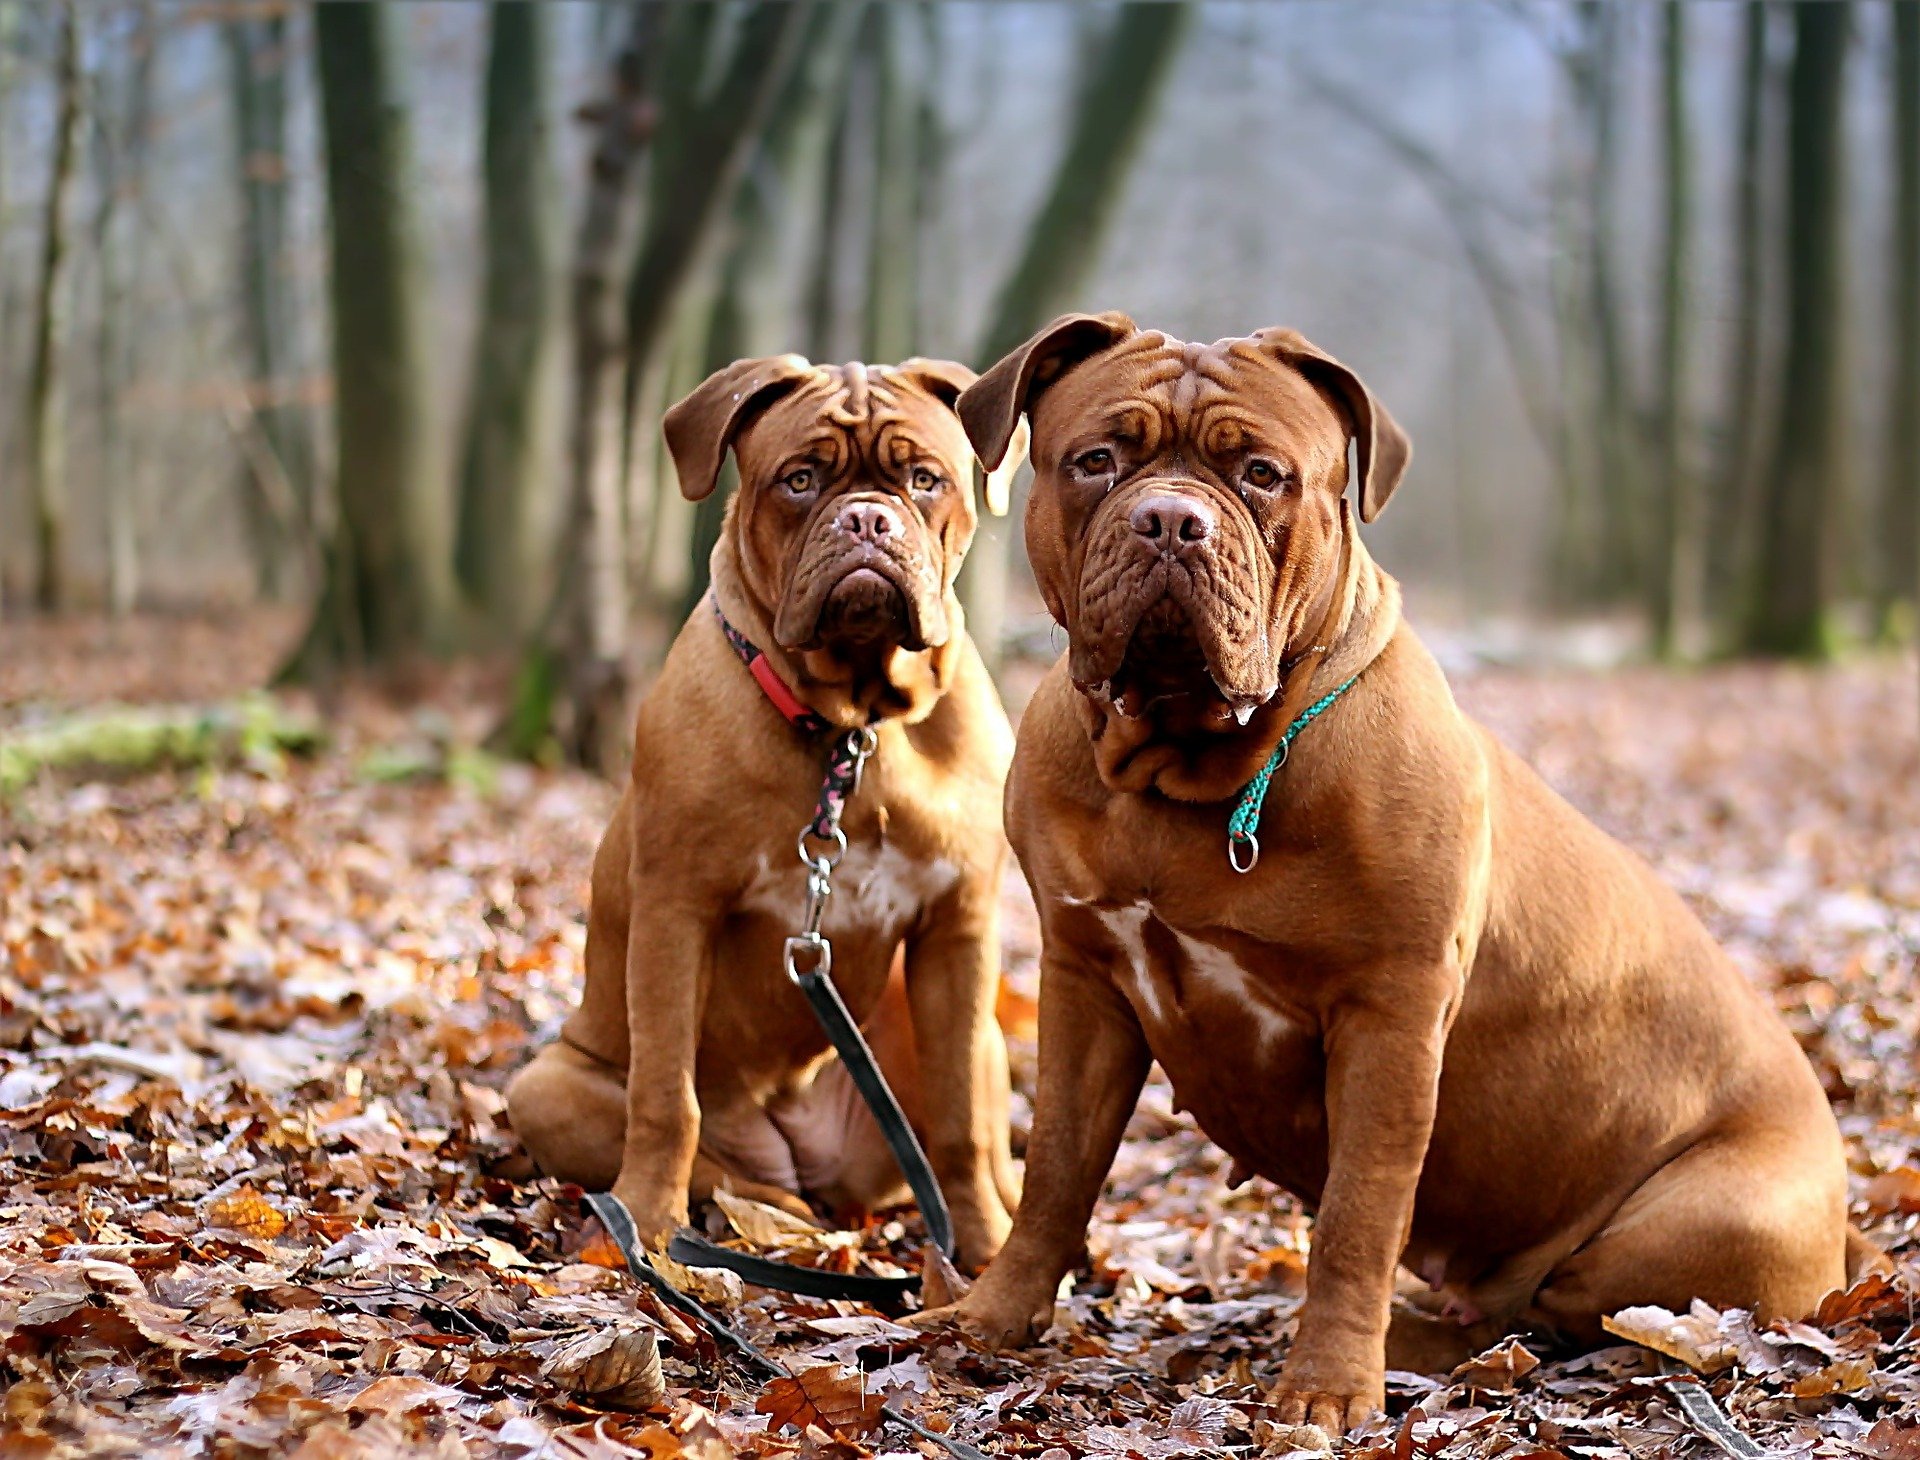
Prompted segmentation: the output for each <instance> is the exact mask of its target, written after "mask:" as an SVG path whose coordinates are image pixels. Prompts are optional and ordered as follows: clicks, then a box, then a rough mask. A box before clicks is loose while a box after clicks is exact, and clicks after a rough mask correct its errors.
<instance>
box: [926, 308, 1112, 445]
mask: <svg viewBox="0 0 1920 1460" xmlns="http://www.w3.org/2000/svg"><path fill="white" fill-rule="evenodd" d="M1133 332H1134V325H1133V321H1132V320H1131V319H1129V318H1127V316H1126V315H1124V314H1119V313H1115V312H1112V311H1109V312H1108V313H1106V314H1063V315H1061V316H1060V317H1059V318H1058V319H1056V320H1055V321H1054V322H1053V323H1052V324H1050V325H1048V326H1047V327H1046V328H1045V329H1043V330H1041V331H1040V333H1039V334H1037V335H1035V336H1034V337H1033V338H1032V339H1030V340H1028V341H1027V342H1026V343H1025V344H1024V345H1022V346H1020V348H1019V349H1017V350H1015V351H1014V352H1013V353H1012V354H1010V355H1007V356H1006V357H1005V358H1003V359H1001V360H1000V361H999V362H998V363H997V364H995V365H993V366H992V367H991V368H990V369H989V370H988V371H987V373H986V374H985V375H982V376H981V377H980V378H979V379H978V380H976V381H974V383H973V384H972V385H970V386H968V387H967V388H966V390H964V391H963V392H961V395H960V405H959V411H960V424H961V425H963V426H965V427H966V428H967V439H968V440H969V441H971V442H973V449H974V451H975V453H976V454H977V455H978V456H979V458H980V464H981V465H982V466H984V467H986V469H987V470H988V471H989V472H992V471H995V470H997V469H998V468H999V467H1000V465H1001V463H1002V462H1003V461H1004V460H1005V459H1006V457H1007V448H1008V447H1009V446H1010V445H1012V443H1013V433H1014V427H1015V426H1016V425H1018V424H1019V421H1020V417H1021V416H1022V415H1024V414H1025V413H1026V410H1027V407H1028V406H1029V405H1031V404H1032V403H1033V398H1034V397H1035V396H1037V395H1038V394H1039V393H1040V392H1041V391H1042V390H1044V389H1045V388H1046V387H1047V386H1048V385H1050V384H1052V383H1053V382H1054V381H1055V380H1058V379H1059V378H1060V377H1061V376H1062V375H1063V374H1065V373H1066V371H1067V370H1068V369H1069V368H1070V367H1071V366H1074V365H1077V364H1079V363H1080V362H1081V361H1082V360H1084V359H1086V358H1087V357H1088V356H1090V355H1097V354H1099V353H1100V352H1101V351H1102V350H1110V349H1112V348H1113V347H1114V346H1115V345H1117V344H1119V343H1120V341H1122V340H1124V339H1125V338H1126V337H1127V336H1128V335H1130V334H1132V333H1133ZM1016 464H1017V463H1016Z"/></svg>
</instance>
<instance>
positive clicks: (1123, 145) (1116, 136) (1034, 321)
mask: <svg viewBox="0 0 1920 1460" xmlns="http://www.w3.org/2000/svg"><path fill="white" fill-rule="evenodd" d="M1191 19H1192V8H1191V7H1190V6H1188V5H1184V4H1160V3H1154V0H1128V3H1127V4H1125V5H1122V6H1121V7H1120V13H1119V14H1118V15H1117V16H1116V17H1115V18H1114V21H1113V24H1112V28H1111V29H1110V30H1109V31H1108V33H1107V36H1106V39H1105V41H1104V42H1103V43H1102V44H1101V46H1100V48H1099V51H1098V53H1097V54H1096V55H1095V56H1093V57H1092V59H1091V61H1090V63H1089V64H1088V66H1087V68H1086V70H1085V71H1084V73H1083V74H1084V75H1085V76H1086V78H1087V80H1086V84H1085V85H1084V86H1083V88H1082V89H1081V92H1080V96H1079V98H1078V101H1077V103H1076V105H1075V108H1074V113H1073V119H1072V122H1071V123H1070V125H1069V129H1068V134H1067V144H1066V149H1065V151H1064V153H1063V154H1062V155H1061V158H1060V163H1059V166H1058V167H1057V168H1056V169H1055V171H1054V175H1053V182H1052V184H1051V185H1050V186H1049V188H1048V190H1047V195H1046V199H1045V200H1044V201H1043V202H1042V203H1041V205H1040V211H1039V212H1038V213H1037V214H1036V215H1035V216H1034V220H1033V223H1032V225H1031V226H1030V227H1029V228H1028V230H1027V239H1026V243H1025V245H1024V246H1023V247H1022V249H1021V252H1020V257H1019V259H1018V260H1017V261H1016V262H1015V264H1014V266H1013V269H1012V271H1011V272H1010V273H1009V274H1008V275H1007V278H1006V281H1005V282H1004V283H1003V284H1002V285H1001V286H1000V290H999V293H998V295H997V296H996V298H995V301H994V305H993V310H992V313H991V315H990V322H989V324H988V326H987V329H986V332H985V333H984V334H983V335H982V337H981V341H980V348H979V350H978V352H977V353H978V358H979V361H980V363H981V364H982V365H983V366H985V365H989V364H991V363H992V362H993V361H995V360H997V359H999V358H1000V357H1001V356H1002V355H1004V354H1006V353H1007V352H1008V351H1009V350H1011V349H1013V347H1014V346H1015V345H1018V344H1019V343H1020V342H1021V341H1022V340H1024V339H1026V337H1027V336H1028V335H1030V334H1032V333H1033V331H1034V330H1036V329H1038V328H1039V327H1040V326H1041V325H1042V324H1044V323H1046V321H1047V320H1048V318H1049V317H1051V316H1052V315H1054V314H1057V313H1058V312H1059V311H1060V310H1061V309H1063V308H1064V307H1066V305H1067V304H1068V303H1069V302H1070V301H1071V300H1072V298H1073V295H1074V292H1075V290H1077V289H1078V288H1079V286H1080V284H1081V282H1082V281H1083V280H1084V279H1085V278H1086V277H1087V275H1088V273H1089V272H1090V271H1091V270H1092V268H1093V265H1094V263H1095V262H1096V261H1097V260H1098V258H1099V249H1100V240H1101V237H1102V235H1103V234H1104V233H1105V231H1106V228H1107V225H1108V223H1109V222H1110V221H1111V220H1112V217H1113V214H1114V210H1115V209H1116V207H1117V206H1118V204H1119V201H1120V195H1121V193H1122V191H1123V189H1124V187H1125V183H1126V178H1127V172H1128V170H1129V168H1130V167H1131V166H1132V164H1133V160H1134V158H1135V157H1136V156H1137V155H1138V153H1139V151H1140V144H1141V143H1142V141H1143V140H1144V139H1145V138H1146V135H1147V126H1148V124H1149V122H1150V121H1151V120H1152V118H1153V114H1154V111H1155V109H1156V103H1157V101H1158V99H1159V96H1160V93H1161V92H1162V91H1163V90H1165V88H1166V82H1167V78H1168V76H1170V75H1171V74H1172V73H1173V63H1174V60H1175V58H1176V57H1177V56H1178V54H1179V51H1180V42H1181V40H1182V38H1183V37H1184V35H1185V34H1186V31H1187V27H1188V25H1189V22H1190V21H1191ZM1016 520H1017V518H1016V516H1014V515H1011V514H1010V515H1009V516H1008V517H1007V518H1005V519H1000V518H994V517H983V518H982V519H981V523H980V531H979V533H978V534H977V535H976V536H975V538H974V541H973V548H972V551H970V552H969V553H968V554H967V562H966V566H965V567H964V568H963V569H962V570H961V578H960V596H961V600H962V602H963V603H964V605H965V607H966V612H967V627H968V629H969V630H970V631H971V632H972V634H973V641H974V645H975V647H976V648H978V649H979V651H980V653H981V656H982V657H983V658H984V659H985V660H986V661H987V664H988V666H989V667H990V668H991V667H995V666H997V665H998V664H999V662H1000V649H1001V640H1002V638H1003V637H1004V636H1005V631H1006V597H1007V582H1008V577H1009V572H1008V570H1009V559H1010V557H1011V555H1012V552H1013V539H1014V523H1015V521H1016Z"/></svg>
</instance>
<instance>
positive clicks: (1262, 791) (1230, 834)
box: [1227, 674, 1360, 872]
mask: <svg viewBox="0 0 1920 1460" xmlns="http://www.w3.org/2000/svg"><path fill="white" fill-rule="evenodd" d="M1359 678H1360V676H1359V675H1357V674H1356V675H1354V676H1353V679H1349V680H1348V681H1347V682H1346V683H1345V684H1343V685H1341V686H1339V687H1338V688H1337V689H1335V690H1333V691H1331V692H1330V693H1328V694H1324V695H1322V696H1320V698H1319V699H1317V700H1315V701H1314V702H1313V703H1312V704H1310V705H1308V706H1307V707H1306V709H1304V710H1302V711H1301V712H1300V713H1299V715H1298V716H1297V717H1296V718H1295V719H1294V722H1293V723H1292V724H1291V725H1289V726H1287V733H1286V734H1284V735H1282V736H1281V737H1280V743H1279V744H1278V745H1276V746H1274V748H1273V754H1272V755H1270V756H1268V757H1267V763H1266V764H1265V765H1263V766H1261V767H1260V769H1259V771H1258V772H1257V773H1256V774H1255V775H1254V778H1253V779H1252V780H1250V781H1248V782H1247V786H1246V789H1245V790H1244V791H1242V792H1241V793H1240V804H1239V805H1237V806H1235V807H1234V808H1233V817H1232V819H1231V820H1229V821H1228V822H1227V863H1228V865H1229V866H1231V867H1232V868H1233V870H1234V871H1236V872H1251V871H1252V870H1253V869H1254V865H1255V864H1256V863H1257V862H1258V861H1259V860H1260V837H1259V835H1258V832H1259V830H1260V807H1261V806H1262V805H1263V804H1264V803H1265V802H1266V799H1267V787H1268V786H1269V785H1271V784H1272V782H1273V773H1274V772H1275V771H1277V770H1279V769H1280V767H1281V766H1283V765H1285V764H1286V763H1287V747H1288V746H1290V745H1292V744H1293V742H1294V738H1295V737H1296V736H1298V735H1299V733H1300V732H1301V731H1302V730H1304V729H1306V728H1307V726H1309V725H1311V724H1312V723H1313V722H1314V721H1315V720H1317V719H1319V718H1320V716H1321V715H1323V714H1325V713H1326V711H1327V710H1328V709H1329V708H1330V707H1331V706H1332V704H1333V702H1334V701H1335V700H1337V699H1339V698H1340V696H1341V695H1343V694H1345V693H1346V692H1347V691H1348V690H1350V689H1352V688H1353V685H1354V680H1357V679H1359Z"/></svg>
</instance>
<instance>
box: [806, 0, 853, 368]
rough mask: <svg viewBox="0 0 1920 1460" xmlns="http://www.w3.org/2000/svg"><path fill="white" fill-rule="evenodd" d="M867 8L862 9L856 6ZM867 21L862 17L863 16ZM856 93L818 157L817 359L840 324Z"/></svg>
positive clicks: (846, 88)
mask: <svg viewBox="0 0 1920 1460" xmlns="http://www.w3.org/2000/svg"><path fill="white" fill-rule="evenodd" d="M854 8H863V7H854ZM863 19H864V17H863ZM853 92H854V88H853V86H852V85H851V78H849V84H846V85H843V86H841V88H840V91H839V100H838V104H837V105H836V106H835V107H834V111H833V119H832V121H831V122H830V123H829V125H828V128H827V139H826V146H825V148H824V149H823V150H822V151H821V154H820V222H819V226H818V227H817V228H816V229H815V230H814V240H813V256H812V258H811V259H810V260H809V262H808V266H807V282H806V325H805V348H806V353H807V357H808V358H809V359H811V360H816V361H827V360H831V359H833V358H835V357H836V356H837V354H838V353H839V351H838V348H837V347H838V344H839V323H840V288H839V285H840V278H839V264H840V251H841V247H842V245H843V242H844V239H845V235H846V212H847V202H846V197H847V151H848V148H849V147H850V146H851V145H852V140H853Z"/></svg>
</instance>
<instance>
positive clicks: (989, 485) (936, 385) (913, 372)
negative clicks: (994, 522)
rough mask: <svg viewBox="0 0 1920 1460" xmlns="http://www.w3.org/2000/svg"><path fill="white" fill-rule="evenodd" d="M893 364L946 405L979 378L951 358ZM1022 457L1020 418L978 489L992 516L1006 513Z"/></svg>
mask: <svg viewBox="0 0 1920 1460" xmlns="http://www.w3.org/2000/svg"><path fill="white" fill-rule="evenodd" d="M894 368H895V370H896V371H897V372H898V373H899V374H901V375H905V376H907V377H908V378H909V379H911V380H912V381H913V382H914V383H915V384H916V385H918V386H919V387H920V388H921V389H922V390H924V391H926V393H927V394H928V395H930V396H932V397H933V398H934V399H935V400H938V401H940V402H942V403H943V404H945V405H946V406H947V407H949V408H950V409H951V408H952V407H954V405H955V404H956V403H957V402H958V401H959V399H960V397H961V395H962V393H964V392H965V391H966V390H967V388H968V387H969V386H971V385H972V384H973V383H974V381H975V380H977V379H978V378H979V377H978V376H976V375H975V374H974V373H973V371H971V370H970V369H968V368H967V367H966V366H965V365H962V364H960V363H958V362H957V361H954V360H925V359H921V358H920V357H918V356H915V357H914V358H913V359H911V360H903V361H902V362H901V363H900V364H899V365H897V366H896V367H894ZM969 439H971V437H969ZM1026 459H1027V423H1026V422H1025V421H1021V422H1020V425H1019V427H1018V429H1017V430H1016V431H1015V432H1014V439H1013V440H1012V442H1011V443H1009V445H1008V448H1007V451H1006V453H1005V455H1003V456H1002V457H1001V459H1000V464H999V465H998V466H996V467H994V468H993V469H992V470H991V471H988V472H987V473H986V481H985V483H984V485H983V487H982V490H981V496H982V498H983V500H984V501H985V502H986V505H987V510H988V511H989V512H991V513H992V514H993V515H994V516H995V517H1005V516H1006V515H1007V504H1008V503H1009V502H1010V501H1011V500H1012V498H1013V475H1014V473H1015V472H1017V471H1019V470H1020V463H1021V462H1023V461H1025V460H1026ZM983 469H984V464H983Z"/></svg>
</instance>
